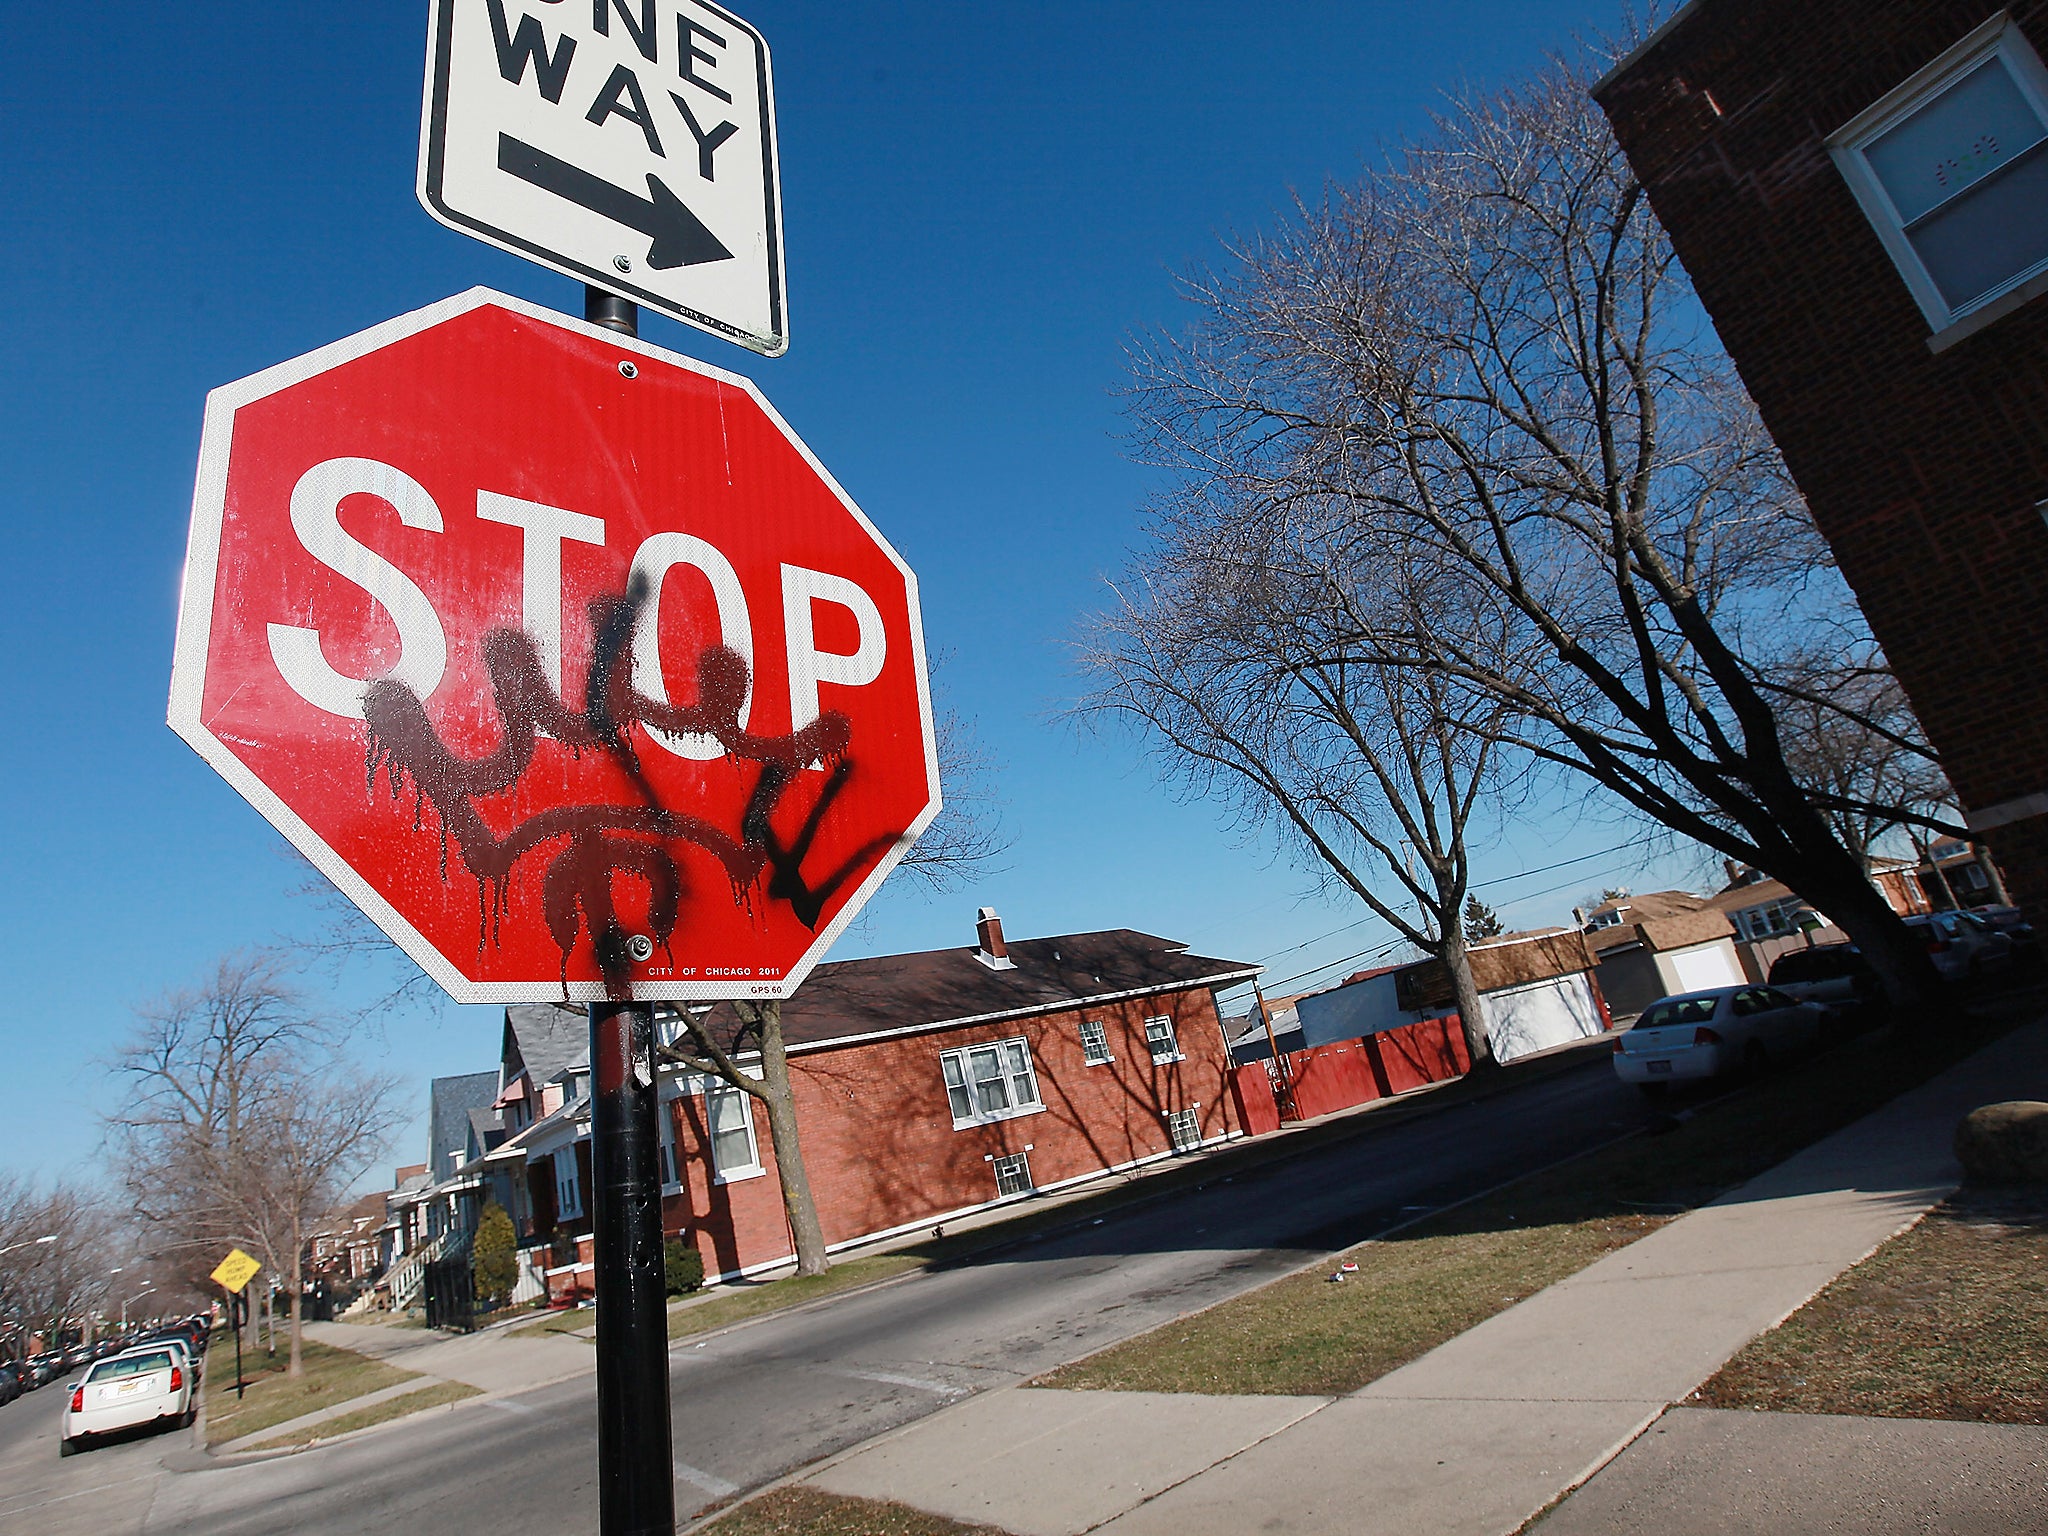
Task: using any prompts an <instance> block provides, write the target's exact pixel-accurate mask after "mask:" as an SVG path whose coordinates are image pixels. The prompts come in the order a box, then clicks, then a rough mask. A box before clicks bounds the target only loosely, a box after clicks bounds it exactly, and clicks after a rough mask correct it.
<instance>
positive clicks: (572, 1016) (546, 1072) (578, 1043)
mask: <svg viewBox="0 0 2048 1536" xmlns="http://www.w3.org/2000/svg"><path fill="white" fill-rule="evenodd" d="M505 1034H506V1041H505V1046H506V1048H505V1050H504V1052H503V1060H504V1062H505V1063H506V1065H507V1066H508V1067H510V1065H511V1063H512V1061H513V1060H514V1053H515V1052H516V1053H517V1060H518V1061H519V1063H520V1064H521V1065H523V1066H524V1067H525V1068H526V1076H527V1080H528V1081H529V1082H531V1083H532V1084H533V1086H534V1087H536V1088H538V1087H539V1086H540V1085H541V1084H543V1083H546V1082H549V1081H552V1080H553V1079H554V1078H556V1077H558V1076H559V1075H560V1074H561V1073H562V1072H564V1071H565V1070H567V1069H568V1068H570V1067H581V1066H583V1065H584V1064H585V1063H586V1062H587V1061H588V1060H589V1058H590V1020H589V1017H588V1016H587V1015H586V1014H585V1013H584V1011H583V1006H582V1004H580V1003H577V1004H564V1003H514V1004H513V1005H512V1006H511V1007H509V1008H507V1009H506V1010H505Z"/></svg>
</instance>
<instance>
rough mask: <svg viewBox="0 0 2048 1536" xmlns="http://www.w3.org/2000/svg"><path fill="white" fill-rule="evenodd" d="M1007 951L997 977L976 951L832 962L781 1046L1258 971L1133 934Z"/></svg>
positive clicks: (806, 993)
mask: <svg viewBox="0 0 2048 1536" xmlns="http://www.w3.org/2000/svg"><path fill="white" fill-rule="evenodd" d="M1009 951H1010V954H1009V958H1010V959H1011V961H1012V962H1014V968H1012V969H1009V970H994V969H991V968H990V967H989V966H988V965H986V964H984V963H983V962H982V961H980V960H978V959H976V958H975V955H976V951H975V950H974V948H973V947H972V946H969V947H966V948H962V949H930V950H924V951H921V952H919V953H917V954H910V955H877V956H874V957H873V958H871V959H866V960H837V961H831V962H828V963H826V964H824V965H821V966H819V967H818V968H817V969H816V970H814V971H813V972H811V975H810V979H809V980H807V981H806V982H805V983H804V984H803V986H802V987H800V988H799V989H798V990H797V994H796V996H794V997H792V998H790V999H789V1000H788V1001H787V1002H785V1003H784V1004H783V1005H782V1033H783V1038H784V1040H785V1041H787V1042H788V1044H789V1045H790V1046H792V1047H798V1046H806V1045H811V1046H817V1045H827V1044H830V1043H831V1042H833V1041H836V1040H845V1039H850V1038H854V1037H858V1036H861V1035H870V1034H879V1033H881V1032H883V1031H887V1030H900V1029H915V1028H920V1027H924V1026H929V1025H939V1024H946V1023H951V1022H954V1021H956V1020H961V1019H976V1018H983V1017H986V1016H988V1015H990V1014H998V1015H1000V1014H1025V1013H1039V1012H1046V1011H1050V1010H1052V1009H1056V1008H1065V1007H1071V1006H1074V1005H1076V1004H1079V1003H1082V1002H1085V1001H1087V1000H1089V999H1091V998H1101V997H1107V996H1111V995H1115V994H1120V993H1142V992H1165V991H1171V990H1176V989H1179V988H1183V987H1194V986H1222V985H1225V984H1226V983H1228V982H1231V981H1237V980H1243V979H1245V978H1248V977H1250V976H1252V975H1254V974H1256V973H1257V972H1258V970H1259V969H1260V967H1259V966H1257V965H1255V964H1253V963H1252V962H1250V961H1246V960H1217V959H1212V958H1210V957H1208V956H1206V955H1194V954H1189V953H1188V950H1187V946H1186V945H1184V944H1176V943H1175V942H1174V941H1173V940H1171V939H1161V938H1155V937H1154V936H1153V935H1151V934H1149V933H1137V932H1134V931H1133V930H1131V929H1129V928H1112V929H1108V930H1106V931H1104V932H1101V933H1069V934H1062V935H1061V936H1059V937H1058V938H1052V939H1013V940H1011V941H1010V943H1009ZM711 1023H712V1026H713V1028H714V1029H716V1030H718V1031H719V1033H720V1034H722V1035H726V1036H727V1037H729V1036H730V1031H731V1029H732V1019H731V1014H730V1010H729V1007H728V1005H726V1004H720V1005H719V1006H718V1008H716V1009H715V1010H714V1011H713V1013H712V1016H711Z"/></svg>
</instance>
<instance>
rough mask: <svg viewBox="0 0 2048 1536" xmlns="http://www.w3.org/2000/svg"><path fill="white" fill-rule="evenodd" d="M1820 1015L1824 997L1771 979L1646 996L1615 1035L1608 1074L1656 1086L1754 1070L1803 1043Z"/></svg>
mask: <svg viewBox="0 0 2048 1536" xmlns="http://www.w3.org/2000/svg"><path fill="white" fill-rule="evenodd" d="M1828 1016H1829V1012H1828V1009H1827V1007H1826V1006H1825V1005H1824V1004H1821V1003H1801V1002H1795V1001H1794V1000H1793V999H1791V998H1789V997H1787V996H1786V995H1785V994H1784V993H1782V992H1780V991H1777V990H1776V989H1775V988H1772V987H1757V986H1746V987H1713V988H1710V989H1708V990H1707V991H1704V992H1682V993H1680V994H1679V995H1677V996H1676V997H1666V998H1661V999H1659V1000H1658V1001H1657V1002H1654V1003H1652V1004H1650V1006H1649V1007H1648V1008H1645V1009H1644V1010H1643V1013H1642V1016H1641V1017H1640V1018H1638V1019H1637V1020H1636V1021H1635V1023H1634V1024H1633V1025H1631V1026H1630V1027H1629V1029H1628V1030H1627V1031H1626V1032H1625V1033H1623V1034H1620V1035H1617V1036H1616V1037H1615V1041H1614V1071H1615V1075H1616V1076H1618V1077H1619V1078H1620V1079H1621V1080H1622V1081H1623V1082H1625V1083H1634V1084H1636V1085H1637V1086H1638V1087H1639V1088H1641V1089H1642V1090H1643V1091H1644V1092H1645V1093H1656V1092H1659V1091H1660V1090H1662V1089H1663V1088H1664V1087H1665V1086H1666V1085H1667V1084H1670V1083H1678V1082H1697V1081H1699V1080H1701V1079H1703V1078H1710V1077H1721V1076H1724V1075H1726V1074H1728V1073H1731V1072H1736V1071H1755V1070H1757V1069H1759V1068H1761V1067H1763V1066H1764V1065H1765V1064H1766V1063H1767V1062H1769V1061H1770V1060H1771V1059H1772V1058H1773V1057H1776V1056H1781V1055H1786V1054H1789V1053H1791V1052H1793V1051H1799V1050H1804V1049H1806V1048H1807V1047H1809V1046H1811V1045H1812V1044H1813V1043H1814V1042H1815V1041H1816V1040H1817V1039H1819V1038H1820V1033H1821V1029H1822V1026H1823V1025H1825V1024H1826V1022H1827V1020H1828Z"/></svg>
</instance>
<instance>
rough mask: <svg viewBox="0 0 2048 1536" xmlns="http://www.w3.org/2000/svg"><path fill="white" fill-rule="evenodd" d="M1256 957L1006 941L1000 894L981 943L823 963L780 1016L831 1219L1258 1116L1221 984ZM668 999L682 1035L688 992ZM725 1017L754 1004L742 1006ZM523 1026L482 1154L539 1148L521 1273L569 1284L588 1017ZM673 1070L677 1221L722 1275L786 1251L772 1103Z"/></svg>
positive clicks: (1146, 939) (549, 1283)
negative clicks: (494, 1127) (765, 1107)
mask: <svg viewBox="0 0 2048 1536" xmlns="http://www.w3.org/2000/svg"><path fill="white" fill-rule="evenodd" d="M1258 971H1259V968H1258V967H1257V966H1255V965H1250V964H1247V963H1244V962H1240V961H1233V960H1218V959H1212V958H1209V957H1206V956H1201V955H1195V954H1191V953H1189V952H1188V950H1187V949H1186V947H1185V946H1183V945H1179V944H1175V943H1173V942H1171V941H1169V940H1166V939H1160V938H1154V937H1152V936H1151V935H1149V934H1142V933H1136V932H1133V931H1131V930H1129V929H1115V930H1110V931H1107V932H1099V933H1079V934H1064V935H1061V936H1059V937H1057V938H1047V939H1029V940H1020V941H1017V942H1015V943H1010V942H1007V941H1006V940H1005V938H1004V936H1003V931H1002V923H1001V921H1000V920H999V919H998V918H997V917H996V915H995V914H994V913H993V912H990V911H988V910H987V909H984V910H983V912H982V914H981V918H980V921H979V922H978V924H977V929H976V943H975V944H974V945H973V946H971V947H968V946H963V947H961V948H958V949H942V950H929V951H925V952H922V953H918V954H907V955H885V956H879V957H876V958H872V959H866V960H843V961H834V962H828V963H826V964H824V965H821V966H819V967H818V968H817V969H816V970H815V971H813V972H812V973H811V976H810V978H809V979H808V980H807V981H806V982H805V983H804V985H803V987H802V989H801V990H800V991H799V992H798V993H797V995H796V996H795V997H793V998H791V999H790V1000H789V1001H788V1002H786V1003H785V1004H784V1005H783V1011H782V1026H783V1035H784V1040H785V1043H786V1045H787V1047H788V1052H789V1069H790V1082H791V1086H792V1088H793V1089H794V1091H795V1094H796V1099H797V1121H798V1125H799V1127H800V1130H801V1134H802V1137H803V1147H804V1164H805V1167H806V1169H807V1170H808V1171H809V1173H810V1178H811V1187H812V1192H813V1194H814V1196H815V1198H816V1201H817V1206H818V1216H819V1219H820V1222H821V1223H822V1225H823V1226H824V1229H825V1238H826V1242H827V1243H828V1244H829V1245H831V1246H833V1247H845V1246H849V1245H851V1244H854V1243H858V1242H862V1241H868V1240H872V1239H874V1238H877V1237H881V1236H885V1235H890V1234H894V1233H898V1232H905V1231H914V1230H917V1229H919V1228H924V1227H930V1226H935V1225H938V1224H940V1223H942V1222H945V1221H948V1220H951V1219H953V1218H956V1217H958V1216H961V1215H964V1214H966V1213H969V1212H972V1211H977V1210H981V1209H985V1208H987V1207H989V1206H993V1205H996V1204H999V1203H1001V1202H1004V1201H1010V1200H1019V1199H1023V1198H1027V1197H1028V1196H1030V1195H1031V1194H1033V1193H1034V1192H1039V1191H1045V1190H1051V1189H1057V1188H1061V1187H1063V1186H1066V1185H1070V1184H1076V1183H1080V1182H1082V1181H1084V1180H1087V1179H1093V1178H1099V1177H1101V1176H1103V1175H1104V1174H1106V1173H1110V1172H1114V1171H1118V1170H1122V1169H1128V1168H1133V1167H1137V1166H1139V1165H1141V1164H1144V1163H1148V1162H1152V1161H1155V1160H1159V1159H1163V1158H1167V1157H1171V1156H1174V1155H1175V1154H1176V1153H1179V1152H1183V1151H1187V1150H1191V1149H1193V1148H1196V1147H1199V1146H1203V1145H1206V1144H1209V1143H1213V1142H1218V1141H1222V1140H1224V1139H1226V1138H1231V1137H1236V1136H1241V1135H1243V1134H1244V1133H1245V1131H1244V1126H1243V1125H1242V1123H1241V1117H1240V1116H1239V1114H1238V1113H1237V1111H1236V1109H1235V1107H1234V1105H1233V1104H1232V1102H1231V1095H1230V1090H1229V1072H1230V1057H1229V1052H1228V1049H1227V1047H1226V1045H1225V1042H1224V1038H1223V1027H1222V1021H1221V1018H1220V1016H1219V1014H1218V1012H1217V1007H1216V996H1215V994H1216V993H1217V991H1219V990H1222V989H1226V988H1229V987H1233V986H1237V985H1240V984H1241V983H1243V982H1246V981H1249V980H1251V979H1252V978H1253V977H1254V976H1256V975H1257V974H1258ZM656 1017H657V1022H658V1024H659V1026H660V1028H661V1029H662V1032H663V1033H664V1035H665V1036H666V1037H668V1038H670V1039H674V1038H675V1037H676V1035H677V1033H678V1031H679V1029H680V1025H679V1023H678V1021H677V1016H676V1015H675V1014H674V1012H673V1011H672V1010H671V1009H669V1008H668V1007H666V1006H663V1007H662V1008H660V1009H658V1010H657V1014H656ZM707 1022H708V1023H709V1024H710V1026H711V1027H712V1028H713V1029H714V1030H715V1031H718V1032H720V1033H721V1034H726V1035H729V1034H730V1032H731V1030H732V1029H733V1027H734V1023H735V1021H734V1020H733V1019H732V1017H731V1016H730V1013H729V1010H726V1009H725V1008H724V1007H723V1006H722V1005H721V1007H719V1008H716V1009H713V1010H712V1011H711V1013H710V1014H709V1015H708V1016H707ZM504 1039H505V1046H504V1051H505V1056H504V1066H503V1069H502V1070H501V1073H500V1079H501V1086H500V1090H499V1100H500V1107H501V1109H502V1110H503V1111H504V1113H505V1115H506V1120H507V1126H508V1131H509V1134H508V1135H507V1136H506V1138H505V1140H504V1141H503V1142H501V1143H500V1144H499V1145H498V1146H497V1147H496V1148H495V1149H493V1150H492V1151H491V1152H490V1153H488V1154H487V1155H486V1158H485V1159H484V1162H485V1165H486V1166H487V1167H488V1166H490V1165H492V1164H494V1163H495V1164H497V1165H500V1166H505V1165H509V1164H510V1163H512V1162H514V1161H517V1162H519V1163H520V1164H522V1165H523V1167H524V1171H525V1178H524V1180H523V1184H522V1186H521V1188H520V1189H519V1190H518V1191H517V1192H516V1193H515V1194H514V1196H513V1198H514V1199H515V1201H517V1202H518V1204H519V1208H517V1209H514V1210H513V1211H512V1215H513V1218H514V1223H515V1226H516V1227H517V1228H518V1229H519V1231H520V1233H521V1240H522V1243H523V1245H524V1248H523V1252H524V1254H525V1255H526V1257H525V1258H524V1259H523V1261H522V1276H523V1277H526V1276H531V1277H532V1278H533V1279H534V1280H535V1281H537V1282H539V1283H540V1284H544V1285H545V1287H546V1289H547V1292H548V1294H550V1295H551V1296H553V1297H554V1298H556V1299H557V1300H561V1299H566V1298H568V1297H571V1296H574V1295H577V1294H581V1293H583V1292H587V1290H588V1289H589V1285H590V1271H589V1265H590V1258H591V1253H590V1239H589V1231H590V1221H589V1211H590V1201H589V1187H590V1186H589V1178H590V1165H589V1156H590V1153H589V1115H588V1105H589V1097H588V1067H587V1062H586V1053H587V1045H586V1044H585V1043H584V1042H585V1041H586V1040H587V1025H586V1024H585V1021H584V1017H583V1011H582V1009H581V1008H580V1007H579V1008H574V1009H570V1008H565V1007H561V1006H558V1005H554V1004H522V1005H515V1006H514V1007H511V1008H508V1009H507V1010H506V1028H505V1037H504ZM750 1059H751V1058H750V1057H748V1056H746V1055H742V1056H741V1057H740V1058H739V1060H740V1062H741V1064H742V1066H743V1067H744V1066H745V1065H747V1063H748V1061H749V1060H750ZM660 1093H661V1114H660V1118H659V1121H658V1126H659V1132H660V1137H661V1166H662V1174H663V1179H664V1187H663V1191H662V1226H663V1230H664V1231H666V1232H668V1233H671V1234H681V1235H683V1236H685V1237H687V1238H688V1239H689V1240H690V1241H692V1242H694V1243H695V1244H696V1245H697V1247H698V1249H699V1251H700V1252H701V1253H702V1254H703V1257H704V1268H705V1273H706V1274H707V1275H713V1276H719V1277H723V1278H732V1277H736V1276H739V1275H744V1274H748V1273H752V1272H754V1271H758V1270H763V1269H770V1268H773V1267H774V1266H776V1265H778V1264H782V1263H785V1262H787V1261H788V1260H789V1259H790V1258H792V1257H793V1256H794V1247H793V1245H792V1243H791V1241H790V1235H789V1227H788V1223H787V1221H786V1220H785V1218H784V1216H783V1209H782V1195H781V1185H780V1181H779V1180H778V1178H777V1177H776V1166H775V1154H774V1149H773V1148H772V1146H771V1145H770V1143H769V1136H768V1123H767V1116H766V1114H765V1113H764V1112H761V1111H760V1110H759V1108H758V1106H757V1105H756V1104H755V1103H754V1101H753V1099H752V1098H751V1097H750V1096H749V1095H747V1094H745V1093H743V1092H741V1091H740V1090H738V1089H736V1088H733V1087H730V1086H729V1085H727V1084H725V1083H722V1082H720V1081H718V1080H717V1079H715V1078H712V1079H707V1078H704V1077H700V1076H699V1075H697V1074H695V1073H691V1072H687V1071H679V1070H671V1069H664V1070H663V1073H662V1076H661V1087H660ZM536 1294H537V1290H536Z"/></svg>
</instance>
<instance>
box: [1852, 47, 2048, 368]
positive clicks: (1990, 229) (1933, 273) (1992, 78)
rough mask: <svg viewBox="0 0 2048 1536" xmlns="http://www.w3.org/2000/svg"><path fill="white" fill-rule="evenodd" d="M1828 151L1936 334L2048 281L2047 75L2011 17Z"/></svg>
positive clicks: (1947, 57)
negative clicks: (2043, 279)
mask: <svg viewBox="0 0 2048 1536" xmlns="http://www.w3.org/2000/svg"><path fill="white" fill-rule="evenodd" d="M1828 150H1829V153H1830V154H1832V155H1833V156H1834V160H1835V164H1836V166H1837V167H1838V168H1839V169H1840V170H1841V172H1842V175H1843V177H1844V179H1846V180H1847V181H1848V183H1849V187H1850V190H1851V191H1852V192H1854V193H1855V195H1856V200H1857V202H1858V203H1860V204H1861V205H1862V207H1863V212H1864V215H1865V217H1867V218H1868V219H1869V220H1870V222H1871V225H1872V227H1873V228H1874V229H1875V230H1876V231H1877V236H1878V238H1879V239H1880V240H1881V241H1883V242H1884V246H1885V249H1886V250H1887V251H1888V252H1889V253H1890V255H1891V258H1892V261H1893V263H1894V264H1895V265H1896V266H1897V267H1898V269H1899V274H1900V276H1902V277H1903V278H1904V279H1905V280H1906V286H1907V287H1908V288H1909V289H1911V290H1912V293H1913V297H1914V299H1915V300H1917V301H1918V303H1919V305H1920V308H1921V311H1922V313H1924V314H1925V315H1926V317H1927V321H1928V324H1929V325H1931V326H1932V327H1933V328H1934V329H1935V330H1936V331H1937V332H1939V331H1942V330H1945V329H1947V328H1948V327H1949V326H1951V325H1954V324H1956V323H1957V322H1958V321H1961V320H1963V319H1965V318H1966V317H1968V316H1969V315H1971V314H1973V313H1975V312H1976V311H1979V310H1982V309H1985V308H1986V307H1988V306H1990V305H1992V304H1994V303H1996V301H1997V300H1999V299H2000V298H2002V297H2004V296H2005V295H2007V294H2009V293H2012V292H2013V291H2014V290H2015V289H2018V288H2020V287H2022V286H2023V285H2026V284H2028V283H2029V280H2030V279H2033V278H2036V277H2043V276H2044V275H2048V70H2044V69H2043V68H2042V66H2041V60H2040V56H2039V55H2037V54H2036V53H2035V52H2034V50H2033V48H2032V47H2031V46H2030V45H2029V44H2028V42H2027V40H2026V38H2025V37H2023V36H2022V35H2021V34H2020V31H2019V29H2018V28H2016V27H2014V26H2013V25H2012V23H2011V21H2010V19H2009V18H2008V17H2006V16H2005V15H2004V14H2003V13H2001V14H1999V15H1997V16H1994V17H1993V18H1992V19H1991V20H1990V21H1988V22H1986V23H1985V24H1984V25H1983V26H1981V27H1979V28H1977V29H1976V31H1974V32H1972V33H1970V35H1969V36H1967V37H1965V38H1964V39H1963V40H1962V41H1961V42H1959V43H1957V44H1956V45H1955V46H1954V47H1953V48H1951V49H1949V50H1948V51H1947V52H1946V53H1944V54H1942V55H1941V56H1940V57H1939V58H1937V59H1935V60H1934V61H1933V62H1932V63H1931V64H1929V65H1928V66H1927V67H1926V68H1925V69H1922V70H1921V71H1920V72H1919V73H1918V74H1916V75H1914V76H1913V77H1912V78H1911V79H1909V80H1907V81H1905V82H1904V83H1903V84H1901V85H1900V86H1899V87H1898V88H1897V89H1895V90H1893V91H1892V92H1890V93H1889V94H1888V95H1886V96H1885V97H1883V98H1882V99H1881V100H1879V101H1878V102H1877V103H1876V104H1875V105H1873V106H1872V107H1870V108H1869V109H1868V110H1867V111H1865V112H1863V113H1862V114H1860V115H1859V116H1858V117H1857V118H1856V119H1855V120H1854V121H1852V122H1851V123H1849V124H1848V125H1847V126H1846V127H1844V128H1843V129H1841V130H1840V131H1839V132H1838V133H1836V134H1834V135H1833V136H1832V137H1831V138H1830V139H1829V141H1828ZM2015 302H2017V301H2015ZM2007 307H2010V306H2007Z"/></svg>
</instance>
